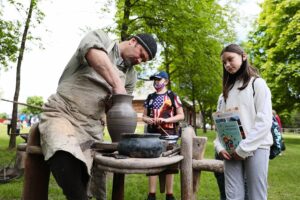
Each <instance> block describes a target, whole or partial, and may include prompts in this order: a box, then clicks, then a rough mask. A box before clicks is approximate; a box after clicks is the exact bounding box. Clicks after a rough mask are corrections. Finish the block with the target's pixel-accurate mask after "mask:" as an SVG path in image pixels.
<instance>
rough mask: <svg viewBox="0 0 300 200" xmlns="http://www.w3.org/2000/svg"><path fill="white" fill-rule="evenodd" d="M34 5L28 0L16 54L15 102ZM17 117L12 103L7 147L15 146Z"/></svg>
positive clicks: (17, 98)
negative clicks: (26, 12) (19, 45)
mask: <svg viewBox="0 0 300 200" xmlns="http://www.w3.org/2000/svg"><path fill="white" fill-rule="evenodd" d="M35 5H36V2H35V0H30V6H29V11H28V15H27V19H26V23H25V27H24V32H23V35H22V41H21V47H20V50H19V56H18V63H17V72H16V88H15V95H14V101H15V102H17V101H18V100H19V93H20V85H21V84H20V83H21V66H22V60H23V54H24V50H25V43H26V37H27V33H28V29H29V27H30V20H31V15H32V11H33V7H34V6H35ZM17 119H18V104H17V103H14V105H13V111H12V120H11V125H12V127H11V133H13V134H11V135H10V140H9V146H8V148H9V149H13V148H15V147H16V135H15V134H14V133H16V129H17Z"/></svg>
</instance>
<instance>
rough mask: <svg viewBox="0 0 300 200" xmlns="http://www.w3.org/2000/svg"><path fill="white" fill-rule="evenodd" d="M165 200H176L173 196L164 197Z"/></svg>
mask: <svg viewBox="0 0 300 200" xmlns="http://www.w3.org/2000/svg"><path fill="white" fill-rule="evenodd" d="M166 200H176V199H175V197H174V196H173V195H166Z"/></svg>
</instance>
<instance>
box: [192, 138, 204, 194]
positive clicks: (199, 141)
mask: <svg viewBox="0 0 300 200" xmlns="http://www.w3.org/2000/svg"><path fill="white" fill-rule="evenodd" d="M206 142H207V137H194V138H193V162H194V161H195V160H201V159H203V158H204V153H205V147H206ZM200 175H201V171H200V170H195V169H194V168H193V199H196V198H197V190H198V188H199V186H200Z"/></svg>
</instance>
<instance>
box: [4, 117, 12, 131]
mask: <svg viewBox="0 0 300 200" xmlns="http://www.w3.org/2000/svg"><path fill="white" fill-rule="evenodd" d="M4 123H5V124H6V126H7V135H10V130H11V118H8V119H6V120H5V122H4Z"/></svg>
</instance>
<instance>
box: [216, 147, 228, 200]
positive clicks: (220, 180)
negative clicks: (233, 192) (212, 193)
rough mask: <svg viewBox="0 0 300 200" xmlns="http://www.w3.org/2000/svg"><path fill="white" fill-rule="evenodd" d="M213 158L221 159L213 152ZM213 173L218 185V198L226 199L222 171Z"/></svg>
mask: <svg viewBox="0 0 300 200" xmlns="http://www.w3.org/2000/svg"><path fill="white" fill-rule="evenodd" d="M215 158H216V159H217V160H222V159H221V158H220V157H219V155H218V154H217V153H215ZM214 174H215V177H216V179H217V184H218V187H219V192H220V200H226V193H225V177H224V173H217V172H215V173H214Z"/></svg>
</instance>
